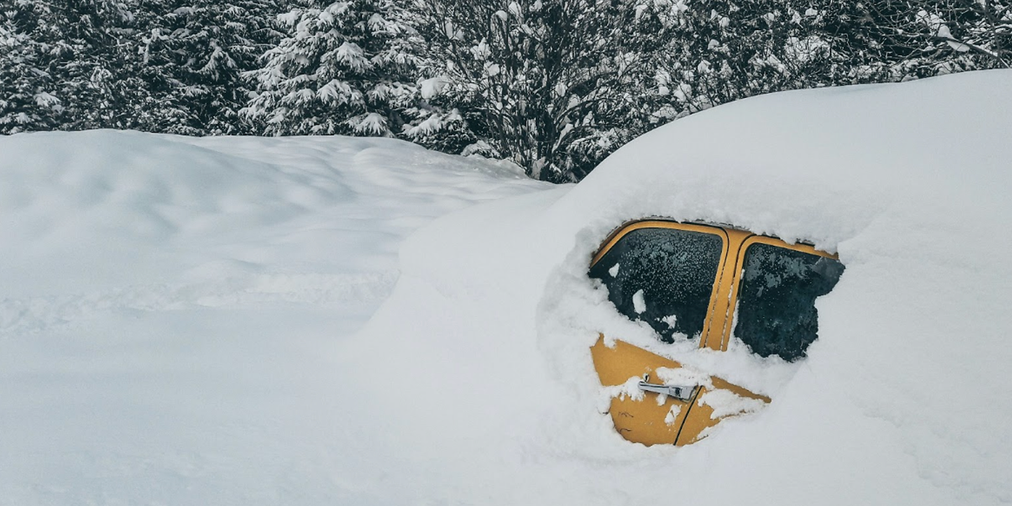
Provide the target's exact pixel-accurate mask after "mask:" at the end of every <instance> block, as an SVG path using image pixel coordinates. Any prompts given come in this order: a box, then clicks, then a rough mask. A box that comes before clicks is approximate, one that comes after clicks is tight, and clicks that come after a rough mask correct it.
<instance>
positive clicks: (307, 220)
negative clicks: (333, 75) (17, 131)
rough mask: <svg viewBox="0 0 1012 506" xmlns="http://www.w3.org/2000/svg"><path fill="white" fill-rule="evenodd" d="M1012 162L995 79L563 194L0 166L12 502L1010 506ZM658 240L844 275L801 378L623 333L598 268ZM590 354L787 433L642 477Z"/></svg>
mask: <svg viewBox="0 0 1012 506" xmlns="http://www.w3.org/2000/svg"><path fill="white" fill-rule="evenodd" d="M1010 132H1012V71H992V72H981V73H970V74H960V75H954V76H947V77H943V78H935V79H929V80H924V81H915V82H911V83H905V84H898V85H882V86H861V87H851V88H842V89H826V90H814V91H801V92H790V93H783V94H775V95H769V96H765V97H758V98H755V99H749V100H743V101H740V102H736V103H733V104H729V105H726V106H721V107H718V108H715V109H712V110H709V111H705V112H703V113H699V114H697V115H693V116H690V117H688V118H684V119H681V120H678V121H676V122H674V123H672V124H670V125H668V126H665V127H662V128H659V129H657V130H655V131H653V132H651V133H649V134H647V135H645V136H643V137H641V138H640V139H638V140H636V141H634V142H632V143H630V144H629V145H628V146H626V147H623V148H622V149H620V150H619V151H618V152H616V153H615V154H614V155H613V156H612V157H610V158H609V159H608V160H606V161H605V162H604V163H603V164H602V166H601V167H600V168H598V169H597V170H595V171H594V173H592V174H591V175H590V176H589V177H588V178H587V179H586V180H585V181H583V182H581V183H580V184H578V185H568V186H560V187H553V186H548V185H544V184H540V183H536V182H532V181H528V180H524V179H522V178H520V177H519V176H517V174H516V172H514V171H511V170H510V169H509V168H508V167H501V166H493V165H491V164H489V163H487V162H478V161H474V160H471V159H463V158H457V157H449V156H444V155H439V154H434V153H430V152H426V151H424V150H422V149H420V148H417V147H412V146H410V145H407V144H404V143H400V142H396V141H390V140H365V139H348V138H315V139H309V138H293V139H249V138H216V139H199V140H195V139H185V138H180V137H167V136H154V135H143V134H136V133H119V132H105V131H100V132H86V133H79V134H55V133H54V134H31V135H17V136H13V137H8V138H0V239H2V242H0V252H2V257H0V258H3V262H2V263H0V281H2V283H0V290H3V291H2V292H0V299H2V302H0V492H2V493H0V504H11V505H14V504H17V505H22V504H237V505H239V504H242V505H246V504H348V505H517V504H525V505H526V504H531V505H580V506H582V505H615V504H703V503H704V502H705V503H706V504H715V505H722V504H771V505H781V504H792V505H793V504H796V505H812V504H818V505H822V504H841V505H851V504H883V505H893V504H918V505H925V504H926V505H936V504H937V505H948V504H981V505H984V504H1008V503H1012V457H1010V456H1012V424H1010V423H1009V420H1010V419H1012V395H1009V392H1012V371H1010V366H1012V344H1010V341H1009V338H1008V334H1009V330H1010V329H1012V311H1009V310H1008V308H1007V307H1006V305H1007V304H1008V301H1009V300H1012V229H1010V227H1009V225H1008V224H1009V222H1010V219H1012V203H1010V202H1009V200H1008V198H1007V197H1006V195H1008V194H1009V193H1010V191H1012V171H1010V169H1012V142H1010V139H1012V134H1010ZM479 201H489V202H487V203H481V204H478V205H473V206H472V205H471V204H475V203H477V202H479ZM458 209H462V210H461V211H457V212H451V211H455V210H458ZM440 215H445V216H444V217H442V218H440V219H438V220H435V221H432V222H431V223H430V224H429V225H428V226H425V227H424V228H420V229H419V230H418V231H417V232H416V233H414V234H412V235H410V237H408V238H407V239H404V238H405V237H406V236H407V235H408V234H409V233H410V232H411V231H413V230H415V229H416V228H419V227H421V226H422V225H423V224H425V223H428V222H430V221H431V220H433V219H434V218H436V217H437V216H440ZM650 216H661V217H666V218H671V219H676V220H687V221H707V222H716V223H731V224H735V225H737V226H739V227H744V228H748V229H750V230H752V231H754V232H757V233H765V234H771V235H776V236H779V237H781V238H784V239H786V240H795V239H803V240H808V241H812V242H814V243H815V244H816V245H817V246H818V247H819V248H822V249H826V250H829V251H836V252H838V253H839V256H840V259H841V261H842V262H843V263H844V264H845V265H846V271H845V272H844V274H843V277H842V278H841V280H840V282H839V284H838V285H837V286H836V288H835V289H834V291H833V292H832V293H830V294H829V295H827V296H825V297H823V298H820V299H819V300H818V302H817V307H818V309H819V316H820V319H819V322H820V328H819V336H820V337H819V339H818V340H817V341H816V342H815V343H814V344H813V345H812V347H811V348H809V356H808V357H807V358H805V359H802V360H800V361H798V362H795V363H784V362H782V361H779V359H759V358H757V357H754V356H752V355H751V354H750V353H749V352H748V350H747V348H745V347H744V346H740V345H739V346H737V347H734V349H732V350H731V351H729V352H726V353H714V352H708V351H704V350H699V349H697V348H695V346H694V345H693V343H676V344H672V345H664V344H661V343H659V342H656V341H655V339H654V337H653V335H652V332H651V331H650V329H649V328H648V327H646V325H645V324H643V325H641V324H637V323H633V322H631V321H629V320H627V319H625V318H624V317H622V316H621V315H620V314H619V313H618V312H617V311H616V310H615V308H614V306H612V305H611V303H610V302H608V299H607V295H606V293H605V290H604V288H603V287H601V286H599V285H598V284H595V283H592V282H591V280H590V279H589V278H588V277H587V274H586V272H587V267H588V263H589V260H590V256H591V254H592V252H593V251H594V250H595V249H596V248H597V246H598V245H599V244H600V243H601V241H602V240H603V239H604V238H605V237H606V236H607V235H608V233H609V232H610V231H611V230H613V229H614V228H615V227H617V226H619V225H621V224H622V223H624V222H626V221H628V220H632V219H638V218H643V217H650ZM398 248H399V253H398ZM599 332H603V333H605V334H606V335H608V336H610V337H620V338H621V339H623V340H626V341H628V342H631V343H633V344H637V345H639V346H643V347H647V348H649V349H651V350H653V351H655V352H657V353H661V354H665V355H669V356H671V357H673V358H676V359H679V360H681V361H683V362H684V363H686V364H689V365H690V366H699V367H701V368H706V369H707V370H710V371H714V372H717V373H718V374H719V375H722V376H724V377H725V378H727V379H729V380H731V381H733V382H735V383H738V384H740V385H742V386H744V387H746V388H749V389H751V390H753V391H756V392H759V393H764V394H767V395H769V396H770V397H771V398H772V399H773V402H772V403H771V404H770V405H769V406H768V407H766V408H764V409H762V410H760V411H758V412H757V413H754V414H750V415H746V416H742V417H740V418H737V419H733V420H729V421H725V422H722V423H721V424H720V425H719V426H718V427H716V428H715V430H713V431H712V432H711V433H710V435H709V437H708V438H707V439H705V440H703V441H701V442H699V443H697V444H694V445H691V446H687V447H682V448H675V447H665V446H653V447H649V448H648V447H644V446H641V445H637V444H632V443H628V442H626V441H624V440H623V439H622V438H621V437H620V436H619V435H618V434H617V433H616V432H615V431H614V429H613V427H612V423H611V419H610V417H609V416H607V415H605V414H602V412H601V411H602V410H601V408H602V404H603V405H604V406H606V405H607V395H608V392H607V390H606V389H604V388H602V387H601V385H600V383H599V382H598V379H597V376H596V374H595V372H594V370H593V366H592V364H591V359H590V353H589V347H590V346H591V345H592V344H593V343H594V342H595V340H596V339H597V336H598V333H599Z"/></svg>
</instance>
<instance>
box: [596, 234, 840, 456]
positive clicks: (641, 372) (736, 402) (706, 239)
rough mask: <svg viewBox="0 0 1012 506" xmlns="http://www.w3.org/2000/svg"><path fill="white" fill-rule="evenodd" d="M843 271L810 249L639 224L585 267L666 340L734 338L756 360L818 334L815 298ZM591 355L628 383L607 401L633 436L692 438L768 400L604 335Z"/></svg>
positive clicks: (622, 307) (710, 342)
mask: <svg viewBox="0 0 1012 506" xmlns="http://www.w3.org/2000/svg"><path fill="white" fill-rule="evenodd" d="M842 272H843V264H841V263H840V261H839V260H838V259H837V257H836V255H832V254H829V253H826V252H824V251H819V250H817V249H815V248H814V247H812V246H811V245H807V244H788V243H786V242H784V241H781V240H779V239H777V238H773V237H766V236H761V235H756V234H753V233H750V232H748V231H745V230H739V229H736V228H733V227H728V226H714V225H708V224H696V223H677V222H672V221H664V220H642V221H635V222H633V223H629V224H627V225H625V226H623V227H621V228H620V229H619V230H617V231H616V232H615V233H613V234H612V235H611V236H610V237H609V238H608V239H607V240H606V241H605V243H604V244H603V245H602V246H601V248H600V250H598V251H597V253H595V254H594V258H593V260H591V266H590V272H589V274H590V277H592V278H594V279H597V280H599V281H600V282H601V283H602V285H603V286H605V287H607V290H608V299H609V300H610V301H611V302H612V304H614V305H615V307H616V308H617V309H618V311H619V312H621V313H622V314H623V315H625V316H626V317H628V318H630V319H632V320H641V321H643V322H646V323H647V324H648V325H650V327H652V328H653V329H654V331H655V332H656V333H657V337H658V338H659V340H661V341H663V342H667V343H671V342H673V341H674V340H675V339H679V340H691V341H693V342H696V343H698V346H699V347H701V348H708V349H711V350H715V351H726V350H727V349H728V345H729V344H730V342H731V339H732V337H733V338H735V339H738V340H740V341H741V342H742V343H743V344H745V345H746V346H748V348H749V350H750V351H752V352H753V353H755V354H757V355H759V356H762V357H769V356H771V355H773V356H777V357H780V358H781V359H783V360H787V361H794V360H797V359H799V358H801V357H803V356H804V355H805V350H807V348H808V345H810V344H811V343H812V342H813V341H815V339H816V337H817V331H818V311H817V310H816V309H815V299H816V298H817V297H819V296H822V295H825V294H827V293H829V291H830V290H832V289H833V286H835V285H836V283H837V281H839V279H840V274H841V273H842ZM591 354H592V356H593V359H594V366H595V369H596V370H597V373H598V376H599V377H600V379H601V383H602V384H603V385H605V386H620V385H622V386H625V387H628V388H629V389H631V390H628V391H622V392H621V393H620V394H619V395H616V396H615V397H613V398H612V400H611V405H610V406H609V412H610V413H611V418H612V420H613V421H614V423H615V428H616V430H618V432H619V434H621V435H622V437H623V438H625V439H627V440H629V441H633V442H637V443H643V444H658V443H667V444H672V443H674V444H676V445H679V446H681V445H685V444H689V443H693V442H695V441H697V440H698V439H700V438H701V437H703V436H704V434H705V431H706V430H707V429H709V428H710V427H713V426H715V425H716V424H717V423H718V422H719V421H721V420H722V419H724V418H727V417H729V416H735V415H738V414H743V413H749V412H754V411H757V410H758V409H759V408H761V407H762V406H763V405H764V404H765V403H768V402H770V399H769V398H768V397H766V396H762V395H757V394H755V393H753V392H750V391H748V390H747V389H745V388H742V387H740V386H738V385H734V384H732V383H729V382H727V381H725V380H723V379H721V378H717V377H710V376H707V375H705V374H700V373H699V372H697V371H692V372H688V371H686V370H684V369H683V368H682V367H681V365H680V364H679V363H678V362H675V361H673V360H671V359H668V358H665V357H663V356H660V355H657V354H655V353H651V352H649V351H646V350H644V349H642V348H639V347H637V346H634V345H630V344H626V343H623V342H621V341H620V340H611V342H610V343H607V344H606V342H605V338H604V336H603V335H602V336H601V338H600V339H599V340H598V342H597V343H596V344H595V345H594V347H593V348H591ZM639 378H642V380H640V379H639ZM652 378H653V379H652ZM620 390H621V389H620ZM646 394H655V395H656V402H655V400H654V398H650V399H648V398H647V395H646ZM651 397H653V396H651Z"/></svg>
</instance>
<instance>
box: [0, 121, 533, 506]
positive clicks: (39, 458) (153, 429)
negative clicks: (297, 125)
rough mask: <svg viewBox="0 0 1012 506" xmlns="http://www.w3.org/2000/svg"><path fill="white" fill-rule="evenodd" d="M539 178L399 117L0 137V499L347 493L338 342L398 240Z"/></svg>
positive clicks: (346, 394)
mask: <svg viewBox="0 0 1012 506" xmlns="http://www.w3.org/2000/svg"><path fill="white" fill-rule="evenodd" d="M546 187H547V185H545V184H542V183H537V182H534V181H530V180H528V179H526V178H524V177H523V175H522V173H521V172H519V171H518V170H517V169H516V168H515V167H510V166H506V165H497V164H493V163H489V162H484V161H478V160H472V159H464V158H460V157H452V156H446V155H441V154H438V153H433V152H430V151H427V150H424V149H422V148H419V147H418V146H415V145H412V144H408V143H405V142H401V141H395V140H389V139H358V138H345V137H328V138H324V137H317V138H275V139H262V138H205V139H190V138H185V137H175V136H165V135H149V134H141V133H134V132H115V131H91V132H78V133H36V134H19V135H14V136H9V137H0V238H2V240H0V258H3V262H0V280H3V283H2V284H0V491H2V492H0V504H3V505H8V504H9V505H18V506H23V505H31V504H77V503H88V504H148V503H163V504H226V503H242V504H277V503H278V502H290V503H294V504H335V503H337V504H340V503H342V498H345V497H348V496H349V495H350V494H353V492H350V491H349V490H352V491H354V490H356V488H355V478H354V472H355V471H354V465H353V464H352V463H349V462H347V461H342V460H341V456H343V455H356V454H359V455H361V454H364V453H365V450H364V449H362V448H364V447H365V443H364V442H362V441H360V440H358V439H357V438H356V437H354V435H353V434H350V433H347V432H346V428H347V427H351V426H352V425H353V422H355V421H356V420H358V418H356V416H355V414H354V413H351V412H349V411H348V406H349V403H350V402H351V401H352V400H353V399H357V398H359V397H358V396H357V394H356V392H355V389H356V388H358V387H357V386H356V385H358V384H359V383H361V382H362V381H363V380H364V378H365V376H366V375H365V374H364V373H363V369H361V368H358V367H357V366H356V363H355V358H354V357H348V358H347V359H346V358H343V357H345V356H346V355H347V354H345V353H342V352H341V351H340V348H341V346H343V345H344V343H345V340H346V339H347V338H348V336H349V335H351V334H352V333H354V332H355V331H356V330H357V329H358V328H359V327H360V326H361V325H363V324H364V322H365V321H366V320H367V319H368V318H369V316H370V315H371V314H372V313H373V311H375V309H376V307H377V306H378V305H379V304H380V303H381V302H382V301H383V300H384V299H385V298H386V297H387V296H388V295H389V294H390V292H391V290H392V289H393V286H394V284H395V283H396V281H397V278H398V276H399V270H398V267H397V250H398V248H399V245H400V243H401V241H402V240H403V239H404V237H406V236H407V235H409V234H410V233H412V232H413V231H414V230H415V229H416V228H418V227H420V226H422V225H424V224H426V223H428V222H429V221H431V220H432V219H434V218H436V217H438V216H440V215H442V214H445V213H447V212H450V211H453V210H457V209H462V208H465V207H468V206H470V205H472V204H474V203H475V202H480V201H483V200H494V199H497V198H501V197H504V196H509V195H516V194H520V193H528V192H531V191H535V190H538V189H543V188H546ZM366 398H367V397H366ZM374 443H375V442H374ZM370 451H373V450H370ZM335 459H337V460H338V461H340V462H336V461H335Z"/></svg>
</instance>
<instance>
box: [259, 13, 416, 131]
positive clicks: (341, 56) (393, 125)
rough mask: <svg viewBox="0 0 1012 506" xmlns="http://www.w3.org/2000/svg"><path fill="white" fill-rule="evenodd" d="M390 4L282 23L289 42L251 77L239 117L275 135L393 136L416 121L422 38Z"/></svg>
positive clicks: (293, 16) (294, 16)
mask: <svg viewBox="0 0 1012 506" xmlns="http://www.w3.org/2000/svg"><path fill="white" fill-rule="evenodd" d="M405 16H406V13H405V12H404V11H403V10H402V9H401V8H400V7H398V6H397V4H396V3H395V2H393V1H392V0H348V1H339V2H334V3H330V4H329V5H319V4H317V3H316V2H313V3H312V4H311V5H310V6H308V7H302V8H296V9H293V10H292V11H290V12H288V13H287V14H284V15H282V16H280V17H279V19H280V21H281V22H282V25H283V27H284V29H285V30H286V36H285V38H284V39H282V40H281V42H280V43H279V44H278V45H277V47H274V48H272V49H270V50H269V51H267V52H266V54H264V56H263V58H262V62H263V66H262V67H261V68H259V69H257V70H255V71H253V72H250V73H249V76H250V77H251V78H252V79H253V80H254V82H255V83H256V85H257V95H256V96H255V98H253V100H251V101H250V103H249V105H248V106H247V107H246V108H245V109H243V111H242V114H243V115H244V116H245V117H246V118H247V119H248V120H249V121H251V122H253V123H254V124H256V125H257V127H258V129H262V131H263V132H264V133H267V134H272V135H290V134H297V135H298V134H350V135H376V136H393V135H397V134H398V133H401V132H402V131H403V129H404V126H405V125H408V124H410V123H411V122H412V121H415V120H417V119H418V118H417V117H412V116H411V114H412V113H414V114H416V115H417V114H418V111H419V109H418V103H419V89H418V86H417V84H416V74H415V72H416V68H417V66H418V62H419V60H418V57H417V56H415V54H414V53H415V48H416V47H417V45H418V44H419V42H420V41H419V39H418V38H417V34H416V33H415V31H414V30H413V29H412V28H411V27H409V26H407V25H406V24H405V23H404V22H403V21H404V19H405Z"/></svg>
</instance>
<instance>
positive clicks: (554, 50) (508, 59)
mask: <svg viewBox="0 0 1012 506" xmlns="http://www.w3.org/2000/svg"><path fill="white" fill-rule="evenodd" d="M419 5H420V13H421V19H422V24H421V26H422V29H423V30H424V33H425V35H426V36H427V38H428V40H429V41H430V43H431V45H432V49H431V50H432V51H433V53H434V55H433V60H435V61H436V62H437V67H436V69H437V70H436V72H441V73H442V75H443V77H444V79H445V82H446V90H444V93H446V94H448V95H449V96H451V97H452V103H453V105H455V106H456V108H457V109H458V110H459V111H461V113H460V116H461V117H462V118H463V119H464V121H465V122H466V125H467V127H468V128H469V129H470V130H471V131H472V132H473V133H474V134H475V136H476V137H477V138H478V139H480V141H481V143H479V144H477V145H476V147H479V148H481V149H482V150H484V151H486V152H488V153H491V154H494V155H498V156H503V157H506V158H509V159H511V160H512V161H514V162H516V163H517V164H519V165H521V166H522V167H524V168H525V169H527V171H528V173H529V174H530V175H531V176H532V177H535V178H542V179H548V180H556V181H561V180H575V179H579V178H580V177H582V176H583V175H584V174H586V173H587V172H589V170H590V169H591V168H592V167H593V166H594V165H596V163H597V162H598V161H600V159H601V158H603V157H604V156H605V155H607V154H608V153H610V152H611V151H612V150H614V149H615V148H617V147H618V146H619V145H621V144H622V143H624V142H625V141H626V140H628V139H629V138H630V137H631V136H633V135H636V134H637V133H639V129H637V128H636V125H637V124H640V123H642V116H643V112H644V107H643V104H644V103H645V101H644V100H643V96H642V94H643V90H642V89H641V87H639V86H638V84H639V83H642V82H643V81H644V80H645V78H644V76H643V72H644V71H645V66H644V63H646V61H647V59H646V58H644V53H645V52H649V51H650V50H651V49H652V48H655V47H656V46H658V44H657V43H656V41H657V40H660V39H659V37H663V34H658V33H654V34H653V35H654V37H645V36H644V34H645V33H646V31H645V25H646V24H645V23H641V21H642V20H644V19H645V17H644V16H643V12H644V9H637V8H636V6H635V5H634V4H633V3H632V2H626V1H623V0H547V1H544V2H543V1H542V0H533V1H519V0H518V1H512V0H423V1H421V2H419ZM644 7H645V8H646V6H645V5H644ZM630 127H632V128H630Z"/></svg>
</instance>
